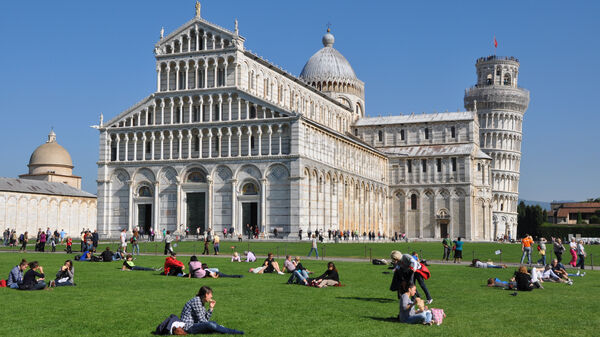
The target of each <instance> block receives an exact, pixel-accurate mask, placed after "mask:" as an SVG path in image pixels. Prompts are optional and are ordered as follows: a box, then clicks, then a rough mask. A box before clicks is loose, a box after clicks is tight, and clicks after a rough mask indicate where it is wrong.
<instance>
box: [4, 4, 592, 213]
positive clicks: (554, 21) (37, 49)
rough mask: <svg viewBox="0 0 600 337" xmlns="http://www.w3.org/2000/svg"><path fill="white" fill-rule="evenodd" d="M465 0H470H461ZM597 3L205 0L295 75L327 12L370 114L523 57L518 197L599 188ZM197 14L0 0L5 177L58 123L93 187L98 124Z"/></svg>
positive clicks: (446, 94)
mask: <svg viewBox="0 0 600 337" xmlns="http://www.w3.org/2000/svg"><path fill="white" fill-rule="evenodd" d="M457 4H460V5H457ZM598 13H600V2H594V1H573V2H564V1H562V2H559V1H544V2H541V1H539V2H538V1H502V2H492V1H472V2H468V1H461V2H453V1H439V2H429V1H427V2H426V1H410V2H408V1H372V2H367V1H360V2H359V1H216V0H213V1H203V2H202V16H203V17H204V18H205V19H207V20H208V21H211V22H214V23H216V24H218V25H220V26H223V27H226V28H230V29H233V22H234V19H235V18H237V19H238V20H239V26H240V33H241V34H242V35H243V36H244V37H245V38H246V48H248V49H251V50H252V51H254V52H255V53H257V54H259V55H261V56H263V57H266V58H267V59H268V60H270V61H271V62H273V63H275V64H277V65H279V66H280V67H282V68H284V69H286V70H287V71H289V72H290V73H292V74H296V75H297V74H299V73H300V70H301V69H302V66H303V65H304V63H305V62H306V61H307V60H308V59H309V57H310V56H311V55H312V54H313V53H315V52H316V51H317V50H318V49H320V48H321V46H322V45H321V36H322V35H323V33H324V32H325V28H326V24H327V23H331V25H332V32H333V34H334V35H335V37H336V43H335V46H334V47H335V48H336V49H338V50H339V51H340V52H341V53H342V54H343V55H344V56H345V57H346V58H347V59H348V60H349V61H350V63H351V64H352V66H353V68H354V70H355V72H356V74H357V76H358V77H359V78H360V79H361V80H363V81H364V82H365V86H366V101H367V102H366V110H367V113H368V114H369V115H375V116H376V115H380V114H381V115H387V114H390V113H391V114H398V113H410V112H418V113H420V112H434V111H445V110H449V111H456V110H457V109H459V108H460V109H461V110H464V108H463V101H462V100H463V95H464V89H465V88H467V87H470V86H471V85H473V84H474V83H475V66H474V63H475V60H476V59H477V58H478V57H481V56H486V55H489V54H490V53H493V45H492V40H493V36H494V35H495V36H496V38H497V40H498V43H499V46H498V50H497V54H498V55H512V56H516V57H517V58H519V60H520V61H521V69H520V74H519V85H520V86H522V87H525V88H527V89H528V90H530V92H531V103H530V106H529V109H528V111H527V112H526V114H525V121H524V130H523V132H524V134H523V146H522V150H523V158H522V163H521V182H520V196H521V198H525V199H531V200H540V201H550V200H553V199H574V200H580V199H586V198H589V197H599V196H600V177H599V174H598V172H599V167H600V136H599V135H600V133H599V132H598V130H599V127H600V111H599V110H600V109H599V108H598V105H597V103H596V98H597V97H598V95H600V90H599V89H600V85H599V84H598V83H599V81H600V70H599V69H600V57H599V54H600V50H599V49H600V47H599V45H600V44H599V43H598V41H597V40H598V32H600V20H598V19H597V15H598ZM193 15H194V1H193V0H185V1H183V0H179V1H153V0H152V1H150V0H144V1H141V0H139V1H116V0H115V1H108V0H106V1H93V2H92V1H3V2H2V3H1V4H0V31H1V32H2V35H3V39H2V44H3V48H2V52H1V53H0V61H1V64H2V70H1V71H0V74H1V76H0V79H1V80H0V99H1V101H2V104H1V105H0V113H1V116H2V123H1V124H0V143H1V144H3V145H2V147H1V148H0V149H1V150H0V151H1V152H0V153H1V154H2V158H4V159H5V160H4V162H3V164H2V166H0V176H6V177H16V176H17V175H19V174H22V173H26V172H27V163H28V161H29V156H30V155H31V152H32V151H33V150H34V149H35V148H36V147H37V146H38V145H40V144H42V143H43V142H44V141H45V139H46V136H47V134H48V132H49V130H50V127H51V126H54V129H55V131H56V133H57V136H58V142H59V143H60V144H61V145H63V146H64V147H65V148H66V149H67V150H68V151H69V152H70V153H71V156H72V157H73V161H74V164H75V171H74V173H75V174H77V175H81V176H82V177H83V188H84V189H85V190H87V191H90V192H95V191H96V182H95V180H96V175H97V166H96V161H97V159H98V133H97V131H96V130H94V129H91V128H89V125H92V124H96V123H97V122H98V116H99V114H100V113H101V112H102V113H104V116H105V119H110V118H112V117H114V116H115V115H117V114H118V113H119V112H121V111H123V110H125V109H126V108H128V107H129V106H131V105H133V104H134V103H136V102H137V101H139V100H140V99H142V98H144V97H145V96H147V95H148V94H150V93H151V92H153V91H154V90H155V89H156V88H155V82H156V72H155V63H154V58H153V54H152V50H153V45H154V43H155V42H156V41H157V39H158V37H159V32H160V28H161V27H162V26H164V27H165V30H166V33H167V34H168V33H169V32H171V31H173V30H174V29H176V28H177V27H179V26H180V25H182V24H183V23H185V22H187V21H188V20H190V19H191V18H192V17H193Z"/></svg>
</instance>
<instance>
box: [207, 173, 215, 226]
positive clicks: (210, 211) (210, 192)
mask: <svg viewBox="0 0 600 337" xmlns="http://www.w3.org/2000/svg"><path fill="white" fill-rule="evenodd" d="M206 182H207V183H208V203H207V204H208V228H212V227H213V207H212V205H214V202H213V181H212V177H211V176H208V177H206Z"/></svg>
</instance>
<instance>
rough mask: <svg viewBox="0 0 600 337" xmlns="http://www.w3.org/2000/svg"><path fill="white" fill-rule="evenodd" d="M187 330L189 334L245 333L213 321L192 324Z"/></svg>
mask: <svg viewBox="0 0 600 337" xmlns="http://www.w3.org/2000/svg"><path fill="white" fill-rule="evenodd" d="M186 332H187V333H189V334H204V333H211V332H219V333H226V334H231V335H243V334H244V332H243V331H239V330H234V329H229V328H226V327H224V326H222V325H219V324H217V323H216V322H213V321H209V322H200V323H196V324H194V325H192V326H191V327H190V328H189V329H187V330H186Z"/></svg>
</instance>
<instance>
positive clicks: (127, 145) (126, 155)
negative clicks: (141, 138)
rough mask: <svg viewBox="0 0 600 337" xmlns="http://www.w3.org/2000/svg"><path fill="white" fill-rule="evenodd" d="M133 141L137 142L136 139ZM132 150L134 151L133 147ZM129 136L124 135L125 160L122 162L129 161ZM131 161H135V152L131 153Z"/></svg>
mask: <svg viewBox="0 0 600 337" xmlns="http://www.w3.org/2000/svg"><path fill="white" fill-rule="evenodd" d="M134 137H135V134H134ZM134 140H135V141H137V138H135V139H134ZM133 150H134V151H135V145H134V146H133ZM128 152H129V134H128V133H126V134H125V158H124V159H125V160H124V161H129V153H128ZM133 160H135V152H134V153H133Z"/></svg>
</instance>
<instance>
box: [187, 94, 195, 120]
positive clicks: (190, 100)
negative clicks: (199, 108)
mask: <svg viewBox="0 0 600 337" xmlns="http://www.w3.org/2000/svg"><path fill="white" fill-rule="evenodd" d="M188 99H189V104H188V106H189V109H190V110H189V111H188V123H190V124H191V123H192V122H193V120H194V119H193V118H192V117H193V116H192V112H193V110H194V109H193V107H194V100H193V98H192V96H189V97H188Z"/></svg>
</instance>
